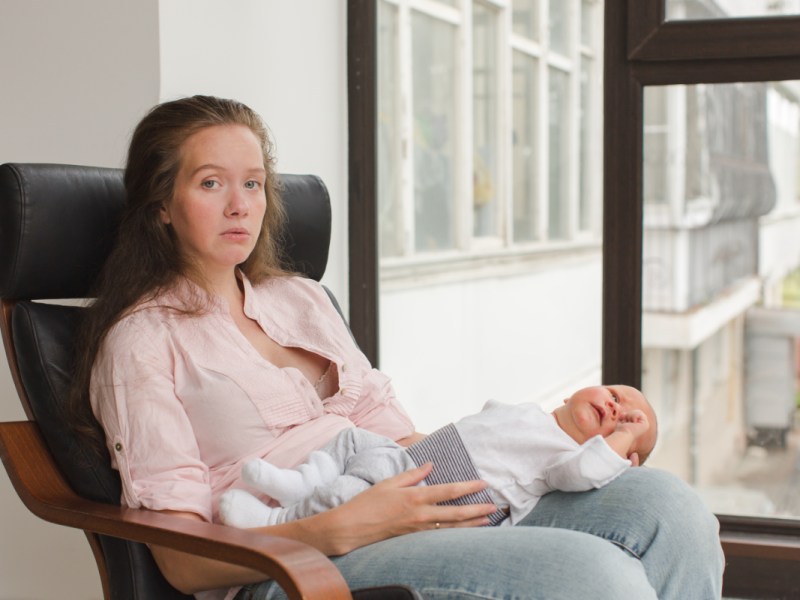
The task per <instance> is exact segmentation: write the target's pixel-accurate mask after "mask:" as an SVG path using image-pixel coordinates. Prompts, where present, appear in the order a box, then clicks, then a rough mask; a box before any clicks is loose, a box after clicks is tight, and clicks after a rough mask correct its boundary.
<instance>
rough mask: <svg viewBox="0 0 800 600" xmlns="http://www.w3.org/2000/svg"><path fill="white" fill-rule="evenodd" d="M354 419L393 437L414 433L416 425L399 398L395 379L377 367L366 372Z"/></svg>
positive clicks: (373, 430)
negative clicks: (395, 389) (395, 391)
mask: <svg viewBox="0 0 800 600" xmlns="http://www.w3.org/2000/svg"><path fill="white" fill-rule="evenodd" d="M350 420H351V421H352V422H353V423H355V424H356V426H358V427H361V428H362V429H368V430H370V431H372V432H375V433H378V434H380V435H384V436H386V437H388V438H391V439H393V440H399V439H402V438H404V437H408V436H409V435H411V434H412V433H414V424H413V423H412V421H411V418H410V417H409V416H408V413H406V411H405V410H404V409H403V406H402V405H401V404H400V402H399V401H398V400H397V398H396V397H395V393H394V388H393V387H392V384H391V380H390V379H389V377H387V376H386V375H384V374H383V373H381V372H380V371H378V370H377V369H371V370H370V371H367V372H366V373H365V375H364V385H363V388H362V394H361V397H360V399H359V401H358V402H357V403H356V405H355V406H354V407H353V412H352V414H351V415H350Z"/></svg>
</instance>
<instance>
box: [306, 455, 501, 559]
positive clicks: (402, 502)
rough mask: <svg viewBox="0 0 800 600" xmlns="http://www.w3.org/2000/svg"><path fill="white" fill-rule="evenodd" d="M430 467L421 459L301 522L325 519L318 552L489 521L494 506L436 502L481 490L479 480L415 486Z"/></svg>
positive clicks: (334, 552)
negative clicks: (323, 541)
mask: <svg viewBox="0 0 800 600" xmlns="http://www.w3.org/2000/svg"><path fill="white" fill-rule="evenodd" d="M431 469H432V465H430V464H426V465H423V466H421V467H418V468H416V469H411V470H409V471H406V472H404V473H401V474H399V475H396V476H395V477H391V478H389V479H386V480H384V481H381V482H380V483H378V484H376V485H374V486H372V487H371V488H370V489H368V490H366V491H364V492H362V493H361V494H359V495H357V496H356V497H355V498H353V499H352V500H350V501H349V502H346V503H345V504H343V505H341V506H339V507H337V508H334V509H332V510H330V511H327V512H326V513H322V514H320V515H317V516H316V517H311V518H309V519H304V520H303V521H305V522H307V524H308V525H311V523H312V521H314V520H315V519H317V518H319V519H320V520H322V519H326V520H328V523H326V525H327V527H323V528H327V529H328V530H329V531H328V533H327V540H328V542H329V544H330V547H329V548H325V549H323V551H325V552H327V553H328V554H329V555H338V554H346V553H347V552H350V551H351V550H355V549H356V548H360V547H361V546H366V545H367V544H372V543H374V542H378V541H381V540H384V539H388V538H391V537H395V536H398V535H403V534H406V533H413V532H415V531H425V530H429V529H444V528H450V527H476V526H481V525H488V524H489V519H488V515H490V514H492V513H494V512H495V511H496V510H497V507H496V506H495V505H494V504H468V505H463V506H438V505H437V503H439V502H443V501H445V500H453V499H455V498H460V497H461V496H465V495H468V494H472V493H475V492H478V491H480V490H483V489H485V488H486V483H485V482H483V481H464V482H457V483H447V484H441V485H429V486H417V484H418V483H419V482H421V481H422V480H423V479H425V477H427V476H428V474H429V473H430V472H431ZM320 533H322V532H320ZM316 545H317V547H320V546H319V544H316ZM320 549H322V548H320Z"/></svg>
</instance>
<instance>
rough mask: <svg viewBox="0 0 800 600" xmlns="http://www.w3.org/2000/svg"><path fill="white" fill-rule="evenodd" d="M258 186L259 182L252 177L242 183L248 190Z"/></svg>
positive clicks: (255, 188)
mask: <svg viewBox="0 0 800 600" xmlns="http://www.w3.org/2000/svg"><path fill="white" fill-rule="evenodd" d="M260 186H261V184H260V183H259V182H258V181H256V180H254V179H251V180H250V181H246V182H245V184H244V187H245V188H247V189H248V190H257V189H258V188H259V187H260Z"/></svg>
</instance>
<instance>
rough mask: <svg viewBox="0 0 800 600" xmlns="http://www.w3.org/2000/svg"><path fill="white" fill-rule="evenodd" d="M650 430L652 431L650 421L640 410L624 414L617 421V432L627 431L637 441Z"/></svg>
mask: <svg viewBox="0 0 800 600" xmlns="http://www.w3.org/2000/svg"><path fill="white" fill-rule="evenodd" d="M648 429H650V421H648V420H647V415H646V414H644V411H642V410H639V409H638V408H636V409H633V410H631V411H628V412H626V413H623V414H622V415H621V416H620V418H619V421H617V431H627V432H629V433H630V434H631V435H633V437H634V438H636V439H638V438H639V436H641V435H643V434H644V433H645V432H646V431H647V430H648Z"/></svg>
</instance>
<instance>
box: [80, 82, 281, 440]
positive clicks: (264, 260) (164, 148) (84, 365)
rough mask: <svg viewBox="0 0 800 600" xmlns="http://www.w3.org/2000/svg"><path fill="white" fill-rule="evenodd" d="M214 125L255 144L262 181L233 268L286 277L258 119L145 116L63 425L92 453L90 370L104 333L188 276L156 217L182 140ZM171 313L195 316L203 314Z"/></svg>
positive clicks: (171, 112)
mask: <svg viewBox="0 0 800 600" xmlns="http://www.w3.org/2000/svg"><path fill="white" fill-rule="evenodd" d="M219 125H244V126H246V127H248V128H249V129H250V130H251V131H252V132H253V134H255V136H256V138H258V140H259V142H260V144H261V149H262V153H263V156H264V169H265V170H266V173H267V175H266V185H265V186H264V189H265V195H266V199H267V207H266V212H265V214H264V221H263V223H262V226H261V232H260V234H259V236H258V239H257V241H256V246H255V249H254V250H253V252H252V253H251V255H250V256H249V257H248V259H247V260H246V261H245V262H244V263H242V264H241V265H239V267H240V269H241V270H242V272H243V273H244V274H245V275H246V276H247V277H248V278H249V279H250V281H251V282H253V283H254V284H257V283H259V282H260V281H263V280H264V279H265V278H267V277H270V276H273V275H282V274H285V271H283V270H282V268H281V255H280V248H281V244H280V236H281V234H282V231H283V224H284V221H285V214H284V210H283V205H282V204H281V200H280V195H279V190H278V180H277V176H276V174H275V169H274V162H275V160H274V156H273V151H272V143H271V141H270V138H269V135H268V133H267V129H266V127H265V126H264V123H263V122H262V121H261V118H260V117H259V116H258V115H257V114H256V113H255V112H254V111H253V110H252V109H250V108H249V107H247V106H245V105H244V104H242V103H241V102H237V101H234V100H226V99H222V98H215V97H211V96H193V97H191V98H183V99H180V100H174V101H170V102H165V103H163V104H159V105H157V106H155V107H154V108H153V109H151V110H150V112H149V113H148V114H147V115H146V116H145V117H144V118H143V119H142V120H141V122H140V123H139V124H138V126H137V127H136V129H135V130H134V133H133V136H132V138H131V143H130V147H129V149H128V159H127V164H126V167H125V176H124V182H125V192H126V205H125V208H124V210H123V214H122V219H121V221H120V226H119V230H118V234H117V239H116V242H115V245H114V248H113V250H112V251H111V253H110V254H109V256H108V259H107V260H106V262H105V265H104V266H103V268H102V270H101V272H100V274H99V276H98V279H97V281H96V282H95V285H94V292H93V294H92V296H93V297H94V298H95V300H94V302H93V303H92V304H91V305H90V306H89V307H88V308H87V309H86V310H85V316H84V317H83V320H82V324H81V328H80V332H79V335H78V342H77V346H76V351H75V370H74V375H75V376H74V379H73V385H72V389H71V393H70V398H69V410H70V413H71V414H70V418H71V420H72V422H73V424H74V426H75V428H76V430H77V431H78V432H80V433H82V434H86V435H88V436H89V437H90V438H91V439H92V440H94V442H95V443H96V444H97V446H98V448H99V447H100V445H101V440H102V437H103V436H102V432H101V431H100V429H99V427H98V425H97V422H96V421H95V419H94V417H93V415H92V413H91V409H90V405H89V382H90V379H91V373H92V366H93V365H94V362H95V360H96V358H97V354H98V352H99V350H100V348H101V346H102V343H103V341H104V339H105V337H106V335H107V334H108V332H109V330H110V329H111V328H112V327H113V326H114V325H115V324H116V323H117V322H118V321H119V320H120V319H121V318H122V317H123V316H124V315H125V314H126V313H127V312H128V311H130V310H131V309H132V308H134V307H135V306H136V305H137V304H139V303H141V302H144V301H147V300H149V299H152V298H155V297H156V296H158V295H159V294H160V293H161V292H162V291H164V290H165V289H167V288H168V287H170V286H171V285H172V284H173V283H175V282H176V280H178V279H179V278H180V277H183V276H185V275H188V274H189V273H190V270H191V265H190V264H189V263H188V262H187V260H186V258H185V257H184V256H182V254H181V252H180V250H179V247H178V243H177V240H176V239H175V236H174V234H173V232H172V228H171V227H170V226H167V225H164V223H163V222H162V220H161V216H160V212H161V207H162V206H165V205H166V204H167V203H168V202H169V201H170V200H171V199H172V196H173V193H174V188H175V179H176V177H177V174H178V170H179V168H180V159H181V149H182V147H183V145H184V143H185V142H186V140H187V139H188V138H189V137H190V136H192V135H193V134H195V133H197V132H199V131H201V130H203V129H205V128H207V127H214V126H219ZM200 283H201V284H202V282H200ZM175 308H176V309H179V310H182V311H187V310H188V312H198V311H200V310H201V308H202V307H201V305H199V304H196V305H195V306H194V307H193V308H189V309H187V307H186V306H182V307H175Z"/></svg>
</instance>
